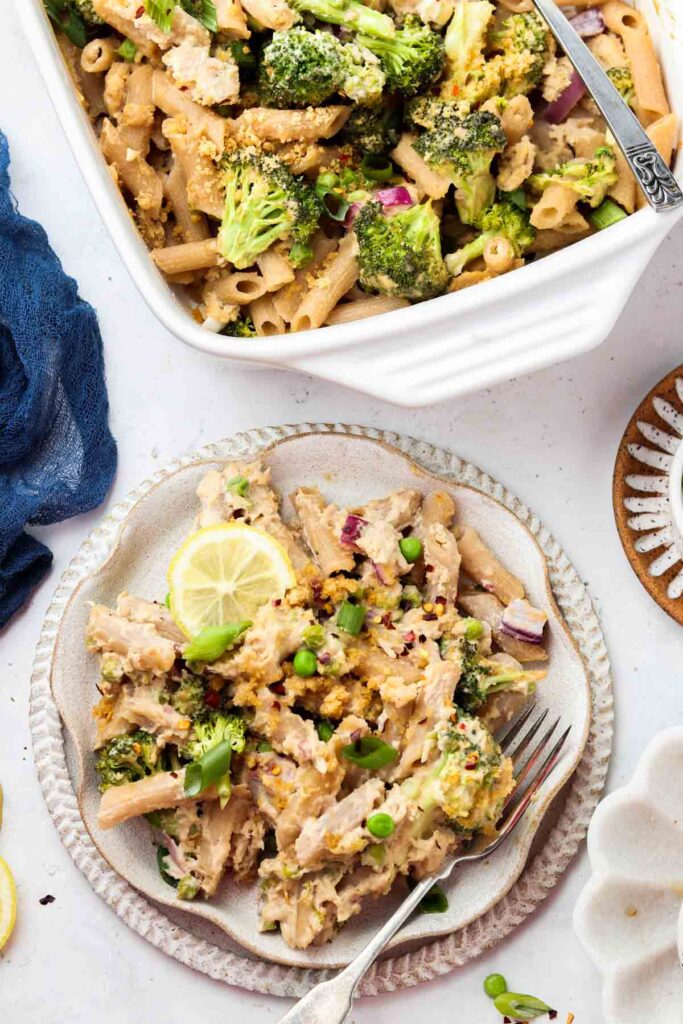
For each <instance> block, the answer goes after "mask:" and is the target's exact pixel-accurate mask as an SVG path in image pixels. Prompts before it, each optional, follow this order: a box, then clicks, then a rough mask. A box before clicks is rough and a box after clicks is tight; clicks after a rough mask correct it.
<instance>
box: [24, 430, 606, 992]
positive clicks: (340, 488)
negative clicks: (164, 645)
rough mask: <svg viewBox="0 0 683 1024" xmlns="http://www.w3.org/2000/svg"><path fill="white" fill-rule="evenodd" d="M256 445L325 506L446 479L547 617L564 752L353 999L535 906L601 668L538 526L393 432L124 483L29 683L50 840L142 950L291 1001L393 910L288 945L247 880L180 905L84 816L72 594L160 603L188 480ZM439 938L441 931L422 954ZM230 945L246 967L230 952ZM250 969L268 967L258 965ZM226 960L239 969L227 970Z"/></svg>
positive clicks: (189, 496)
mask: <svg viewBox="0 0 683 1024" xmlns="http://www.w3.org/2000/svg"><path fill="white" fill-rule="evenodd" d="M361 434H367V435H370V436H361ZM387 441H393V442H395V444H396V445H398V446H400V448H402V449H403V451H400V450H399V448H398V447H394V446H392V445H390V444H388V443H387ZM263 450H265V451H266V458H267V460H268V462H269V464H270V466H271V468H272V470H273V478H274V483H275V485H276V486H277V487H278V489H279V490H280V492H281V493H283V494H285V495H286V494H288V493H289V492H290V491H291V490H292V489H293V488H294V487H295V486H296V485H299V484H303V483H309V484H310V483H315V484H317V485H319V486H320V487H321V489H322V490H323V492H324V493H325V494H326V495H327V496H328V497H329V498H330V499H331V500H334V501H336V502H339V503H341V504H355V503H360V502H362V501H364V500H365V499H367V498H370V497H374V496H377V495H381V494H383V493H385V492H387V491H389V490H392V489H394V488H396V487H402V486H416V485H417V486H419V487H421V488H422V489H424V491H425V492H428V491H429V490H432V489H434V488H436V487H443V486H444V482H445V483H446V485H447V486H449V487H450V489H451V492H452V494H453V496H454V498H455V500H456V503H457V508H458V518H459V520H460V521H461V522H463V523H469V524H472V525H475V526H476V528H477V529H478V530H479V531H480V532H481V534H482V536H483V537H484V539H485V540H486V541H487V542H488V543H489V544H490V545H491V546H492V548H493V549H494V551H495V552H496V553H497V554H498V555H499V556H500V557H501V558H502V559H503V560H504V562H505V564H506V565H507V566H508V567H509V568H510V569H511V570H512V571H513V572H514V573H516V574H517V575H518V576H520V577H521V578H522V580H523V581H524V583H525V585H526V588H527V591H528V594H529V597H530V600H531V601H532V602H534V603H535V604H538V605H541V606H543V607H545V608H546V609H547V610H548V613H549V616H550V625H549V650H550V672H549V676H548V679H547V680H546V682H545V683H544V684H542V685H541V687H540V692H539V696H538V703H539V705H540V707H546V706H547V707H550V708H551V711H552V712H553V713H555V714H558V715H561V717H562V721H563V722H564V723H567V724H569V723H571V724H572V726H573V728H572V732H571V736H570V741H569V744H568V747H567V751H566V755H565V756H564V758H563V760H562V762H561V764H560V766H559V767H558V769H557V770H556V772H555V773H554V774H553V776H551V778H550V779H549V780H548V783H547V784H546V787H545V788H544V790H542V795H541V798H540V799H539V800H538V802H537V803H536V806H535V808H534V812H533V814H531V815H530V816H529V821H528V822H525V824H524V826H523V827H522V828H520V830H519V832H518V834H517V835H516V837H515V840H514V841H513V842H511V843H510V844H509V845H508V847H507V848H506V849H505V848H504V849H503V850H501V851H500V852H499V854H498V855H497V856H496V857H495V859H494V860H493V861H492V862H490V863H484V864H481V865H478V866H472V867H470V868H468V869H467V870H463V871H460V872H459V873H458V874H457V877H456V878H455V879H454V880H453V883H452V884H451V885H450V886H449V887H448V888H449V909H448V912H447V913H446V914H443V915H427V916H419V917H416V918H415V919H414V921H413V922H411V923H410V924H409V925H408V926H407V928H406V929H404V931H403V932H402V933H401V936H400V938H399V939H397V940H396V943H395V945H396V944H398V945H399V946H400V952H402V953H403V954H404V955H403V956H401V957H400V958H399V959H395V958H394V959H389V960H387V961H385V962H384V963H382V964H379V965H377V967H376V968H375V969H374V970H373V972H372V973H371V974H370V975H369V976H368V979H367V980H366V982H365V987H364V991H365V992H371V991H380V990H382V989H390V988H395V987H398V986H399V985H406V984H415V983H416V982H417V981H419V980H424V979H426V978H428V977H433V976H434V975H435V974H438V973H443V972H444V971H445V970H448V969H450V967H452V966H454V965H455V964H456V963H458V962H463V961H464V960H465V959H468V958H469V956H472V955H476V953H477V952H479V951H480V950H481V949H482V948H485V946H487V945H490V944H491V943H492V942H493V941H496V940H497V939H498V938H500V937H502V935H504V934H507V932H509V931H510V930H511V929H512V928H513V927H514V926H515V924H517V923H518V922H519V921H520V920H521V919H522V918H523V917H524V916H526V914H528V913H529V912H530V911H531V909H533V906H535V905H536V904H537V903H538V902H540V900H541V899H542V898H543V897H544V895H545V894H546V892H547V890H548V889H549V888H550V887H551V886H552V884H553V883H554V882H555V880H556V879H557V877H558V876H559V874H560V872H561V871H562V869H563V868H564V867H565V866H566V864H567V863H568V862H569V860H570V859H571V857H572V855H573V854H574V852H575V851H576V848H577V846H578V843H579V842H580V840H581V838H582V837H583V834H584V831H585V828H586V826H587V822H588V820H589V818H590V814H591V813H592V810H593V809H594V807H595V804H596V802H597V799H598V797H599V793H600V791H601V788H602V785H603V783H604V776H605V772H606V768H607V762H608V758H609V752H610V747H611V737H612V707H611V687H610V675H609V662H608V660H607V655H606V651H605V648H604V643H603V640H602V634H601V633H600V629H599V625H598V623H597V620H596V617H595V613H594V611H593V609H592V606H591V604H590V601H589V600H588V598H587V596H586V593H585V587H584V585H583V584H582V583H581V581H580V579H579V578H578V576H577V574H576V572H575V570H574V569H573V568H572V566H571V565H570V563H569V562H568V561H567V559H566V556H564V554H563V553H562V551H561V549H560V548H559V546H558V545H557V543H556V542H555V541H554V540H553V538H552V537H551V536H550V535H549V534H548V533H547V531H545V530H544V528H543V527H542V526H541V524H540V523H539V522H538V520H537V519H536V518H535V517H534V516H533V515H532V514H531V513H530V512H529V511H528V510H527V509H524V508H523V506H521V505H520V504H519V502H517V501H516V499H514V498H513V497H512V496H511V495H509V494H508V493H507V492H506V491H504V489H503V488H502V487H500V485H497V484H495V483H494V482H493V481H491V480H490V479H489V478H488V477H486V476H484V475H483V474H481V473H479V471H478V470H476V469H475V468H474V467H471V466H467V465H466V464H464V463H462V462H461V461H460V460H458V459H457V458H455V457H454V456H451V455H449V454H448V453H446V452H442V451H439V450H437V449H433V448H431V447H430V446H427V445H422V444H420V443H419V442H416V441H412V440H411V439H409V438H399V437H397V436H396V435H380V434H379V433H378V432H370V431H367V432H365V431H362V430H361V429H360V428H348V427H334V428H333V427H329V426H324V425H323V426H314V425H304V426H299V427H294V428H276V429H272V430H258V431H253V432H250V433H249V434H245V435H240V436H238V437H237V438H234V439H233V440H231V441H225V442H220V443H219V444H218V445H214V446H209V447H208V448H207V449H204V450H203V451H201V452H198V453H195V454H194V455H192V456H189V457H187V458H185V459H183V460H182V463H177V464H175V465H174V466H171V467H169V469H167V470H166V471H164V472H162V473H160V474H157V475H156V477H155V478H154V479H153V480H151V481H147V482H146V483H145V484H143V485H141V487H140V488H138V490H137V491H136V492H134V493H133V494H132V495H131V496H130V497H129V498H128V499H126V501H124V502H123V503H122V504H121V505H120V506H118V507H117V508H116V509H114V510H113V511H112V513H110V515H109V516H108V517H107V519H106V520H105V521H104V523H103V524H102V526H101V527H99V528H98V530H96V531H94V533H93V535H92V536H91V538H89V540H88V541H86V542H85V544H84V546H83V548H82V550H81V552H80V553H79V555H78V556H77V557H76V559H75V560H74V563H72V566H71V568H70V569H69V570H67V573H66V574H65V577H64V579H63V582H62V585H61V586H60V588H59V589H58V591H57V594H56V595H55V600H54V602H53V605H52V607H51V609H50V612H49V613H48V617H47V620H46V623H45V627H44V630H43V634H42V636H41V641H40V642H39V645H38V651H37V658H36V666H35V671H34V678H33V690H32V731H33V737H34V747H35V755H36V762H37V765H38V770H39V775H40V778H41V782H42V784H43V789H44V791H45V794H46V798H47V800H48V805H49V806H50V810H51V812H52V814H53V817H55V820H56V822H57V826H58V828H59V830H60V833H61V834H62V836H63V838H64V839H65V841H66V842H67V845H68V846H69V847H70V849H71V852H72V855H73V856H74V858H75V859H76V861H77V863H79V866H80V867H81V868H82V870H84V872H85V873H86V875H87V876H88V877H89V878H90V880H91V882H92V884H93V886H94V887H95V888H96V889H97V891H99V892H101V893H102V894H103V895H104V896H105V898H106V899H107V900H108V901H109V902H110V903H112V904H113V905H115V906H116V909H117V911H118V912H119V913H120V914H121V916H123V917H124V918H125V919H126V920H128V921H129V923H131V924H132V925H133V926H134V927H136V928H137V929H138V930H139V931H141V932H142V933H143V934H147V935H148V936H149V937H150V939H151V941H153V942H154V943H155V944H156V945H159V946H161V948H163V949H165V951H166V952H169V953H171V954H172V955H175V956H177V957H178V958H179V959H182V960H184V961H185V962H189V963H191V964H192V965H193V966H195V967H199V968H201V969H204V970H206V971H207V973H210V974H212V975H213V976H215V977H223V978H225V980H228V981H232V982H236V983H238V984H244V985H248V986H249V987H252V988H257V989H260V990H262V991H269V992H279V993H281V994H287V995H294V994H298V993H299V992H301V991H304V990H305V989H306V988H307V987H308V985H309V984H310V983H311V981H312V974H314V975H316V976H317V978H320V976H321V975H324V974H325V969H330V968H334V967H338V966H340V965H342V964H344V963H346V962H348V960H349V959H350V958H351V957H352V956H353V955H354V954H355V953H356V951H357V950H358V949H359V948H360V946H361V945H362V944H363V943H364V942H365V941H366V939H367V938H368V936H369V935H370V934H371V933H372V931H373V930H374V928H375V927H376V925H377V924H378V923H379V922H380V921H381V920H382V919H383V917H384V916H385V915H386V913H387V912H388V910H389V909H390V908H391V907H392V906H393V905H394V904H395V902H396V900H397V899H398V898H399V895H398V894H396V895H395V896H390V897H387V899H386V900H384V901H382V902H381V903H378V904H377V905H376V907H375V908H373V909H372V910H371V911H369V912H368V913H367V914H364V915H363V917H362V919H361V920H357V921H355V922H352V923H351V924H350V926H348V927H347V928H345V929H343V930H342V932H341V933H340V935H339V936H338V937H337V938H336V939H335V940H334V941H333V942H332V943H330V944H328V945H326V946H324V947H322V948H320V949H313V950H307V951H305V952H300V951H293V950H290V949H289V948H288V947H287V946H285V944H284V943H283V942H282V940H281V938H280V937H279V936H278V935H273V934H266V935H261V934H260V933H259V932H258V929H257V920H258V918H257V894H256V890H255V889H244V888H242V887H238V886H235V885H232V884H230V883H227V884H226V885H225V887H224V888H223V889H222V890H221V892H220V894H219V896H218V897H217V898H216V899H214V901H213V902H211V903H205V902H197V903H194V904H189V905H188V904H187V903H185V904H182V905H179V904H178V903H177V901H176V900H175V897H174V894H173V891H172V890H171V889H170V888H168V887H167V886H166V885H165V884H164V883H163V882H162V880H161V879H160V878H159V876H158V874H157V870H156V863H155V857H154V850H153V847H152V842H151V834H150V831H149V828H148V826H147V825H146V823H144V822H131V823H128V824H126V825H125V826H123V827H120V828H118V829H114V830H112V831H109V832H101V831H100V830H99V829H98V828H97V825H96V811H97V803H98V794H97V789H96V779H95V774H94V771H93V766H92V755H91V753H90V749H91V745H92V738H93V723H92V719H91V714H90V710H91V706H92V703H93V696H94V693H95V691H94V684H95V680H96V663H95V659H94V658H93V657H92V656H90V655H88V654H87V653H86V652H85V649H84V646H83V635H84V629H85V623H86V620H87V615H88V603H89V602H91V601H102V602H104V603H113V602H114V601H115V598H116V595H117V593H118V592H119V591H120V590H122V589H124V588H126V589H129V590H131V591H133V592H135V593H138V594H140V595H141V596H145V597H151V598H160V597H162V596H163V594H165V591H166V584H165V573H166V568H167V566H168V563H169V560H170V557H171V555H172V553H173V552H174V551H175V549H176V548H177V547H178V545H179V544H180V543H181V542H182V540H183V539H184V537H185V536H186V535H187V533H188V532H189V530H190V529H191V526H192V521H193V518H194V515H195V511H196V499H195V489H196V486H197V484H198V482H199V480H200V479H201V477H202V475H203V474H204V472H205V471H206V469H207V468H209V467H210V466H212V465H216V464H219V463H220V462H221V461H225V460H227V459H231V458H236V457H238V458H248V457H252V456H254V455H256V454H257V453H258V452H259V451H263ZM409 455H410V456H412V458H410V457H408V456H409ZM429 471H431V472H429ZM434 474H438V475H434ZM496 499H498V500H496ZM505 505H507V506H508V508H506V507H505ZM510 509H512V510H513V511H511V510H510ZM285 511H287V509H286V508H285ZM525 523H526V524H527V525H524V524H525ZM556 598H557V600H558V601H559V603H560V604H561V606H562V609H563V611H564V613H565V616H566V618H567V619H568V621H569V623H570V625H571V628H570V627H569V626H568V625H567V623H566V622H565V621H564V620H563V618H562V615H561V613H560V611H559V609H558V607H557V605H556V602H555V599H556ZM582 656H583V657H582ZM586 662H587V664H586ZM587 668H588V670H587ZM49 686H51V692H50V691H49V689H48V687H49ZM53 701H54V703H56V705H57V706H58V708H59V712H60V714H61V717H62V721H63V724H64V728H65V733H66V738H67V743H66V755H67V756H66V757H65V751H64V746H63V744H62V742H61V737H59V736H55V731H56V730H55V726H54V703H53ZM591 712H592V713H593V714H591ZM589 737H590V742H589V744H588V747H587V749H586V750H585V751H584V748H585V747H586V741H587V739H588V738H589ZM579 764H580V770H579V772H578V773H577V775H576V777H575V778H574V779H573V781H572V783H571V785H570V786H568V787H567V788H566V789H565V792H564V793H563V796H562V799H561V800H558V801H557V802H556V803H555V805H554V807H553V809H552V811H551V813H550V814H549V815H548V816H547V819H546V822H545V823H544V826H543V829H542V830H541V833H540V835H541V837H542V838H541V839H537V841H536V846H535V848H534V858H533V861H532V863H531V866H530V868H529V870H528V871H527V873H526V875H525V877H524V879H523V880H522V882H520V883H518V884H517V885H515V883H516V882H517V880H518V879H519V876H520V874H521V873H522V871H523V869H524V866H525V863H526V861H527V858H528V856H529V851H530V848H531V843H532V839H533V833H534V831H535V830H536V827H537V826H538V824H539V822H540V821H541V819H542V818H543V817H544V815H545V814H546V811H547V810H548V808H549V805H550V803H551V801H553V799H554V797H556V796H557V794H558V793H559V791H560V790H561V789H562V788H563V786H564V785H565V784H566V783H567V782H568V781H569V780H570V778H571V776H572V773H573V772H574V770H575V769H576V767H577V765H579ZM62 766H63V768H62ZM74 790H75V791H76V792H77V794H78V804H76V801H75V800H74V799H73V791H74ZM83 823H84V825H85V828H87V833H86V831H85V829H84V828H83ZM75 836H76V839H75V838H74V837H75ZM93 844H94V846H93ZM107 865H108V866H109V867H107ZM527 879H528V881H527ZM128 883H130V884H128ZM132 887H134V888H132ZM513 887H514V888H513ZM134 890H137V892H138V893H143V894H144V895H145V896H146V897H147V898H148V900H150V901H153V902H154V903H155V904H156V907H157V908H158V907H164V908H167V909H166V910H165V911H159V910H158V909H155V908H154V907H153V906H151V905H150V903H149V902H146V901H145V900H143V899H141V898H140V897H139V896H138V895H137V894H136V893H135V891H134ZM510 890H512V892H511V891H510ZM474 922H476V923H474ZM453 933H457V935H456V936H454V935H453ZM445 935H448V938H447V939H441V940H440V941H438V942H433V941H432V942H431V944H430V945H427V946H425V944H426V943H430V940H435V939H437V938H438V937H439V936H445ZM200 936H201V938H200ZM226 936H228V937H229V938H227V939H226ZM235 944H239V946H241V947H242V948H243V949H246V950H247V951H248V956H250V957H251V958H258V960H254V959H251V960H246V958H245V957H244V956H239V955H237V954H236V953H235V952H234V951H235V950H236V948H237V946H236V945H235ZM419 947H422V948H419ZM259 961H261V962H259ZM262 961H270V966H268V965H267V964H265V963H263V962H262ZM240 963H242V964H244V963H247V964H248V965H249V966H248V967H246V968H245V967H242V968H241V969H240V967H239V965H240ZM278 965H283V966H278ZM250 968H253V969H250ZM311 968H318V969H322V970H317V971H315V972H311V970H310V969H311ZM397 972H398V973H397Z"/></svg>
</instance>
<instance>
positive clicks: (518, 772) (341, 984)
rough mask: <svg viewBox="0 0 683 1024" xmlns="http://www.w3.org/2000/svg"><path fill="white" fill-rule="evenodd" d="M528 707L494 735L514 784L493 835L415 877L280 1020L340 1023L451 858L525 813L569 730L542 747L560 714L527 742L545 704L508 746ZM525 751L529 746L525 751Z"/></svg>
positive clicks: (284, 1023) (489, 844)
mask: <svg viewBox="0 0 683 1024" xmlns="http://www.w3.org/2000/svg"><path fill="white" fill-rule="evenodd" d="M534 709H535V705H533V704H532V705H531V706H530V707H528V708H527V709H526V710H525V711H524V712H523V713H522V715H521V716H520V717H519V718H518V719H517V721H516V722H515V723H514V725H513V726H512V727H511V728H510V729H509V730H508V731H507V732H506V733H505V735H504V736H503V737H502V738H501V739H500V740H499V743H500V746H501V749H502V750H503V752H504V753H506V754H508V756H510V757H511V758H512V761H513V764H514V769H515V781H516V785H515V789H514V791H513V792H512V794H511V795H510V797H509V798H508V800H507V803H506V804H505V807H504V809H503V815H502V818H501V821H500V823H499V827H498V832H497V834H496V835H495V837H494V838H493V839H491V838H490V837H483V836H482V837H479V838H477V839H475V840H473V841H472V842H471V843H470V845H469V846H468V847H467V848H466V849H465V851H464V852H462V853H459V854H457V855H456V856H454V857H451V858H450V859H449V860H447V861H446V863H445V864H444V866H443V867H442V869H441V871H439V872H438V873H437V874H435V875H431V876H430V877H429V878H425V879H423V880H422V881H421V882H419V883H418V884H417V885H416V886H415V888H414V889H413V891H412V892H411V893H410V895H409V896H407V897H406V899H405V900H404V901H403V903H402V904H401V906H400V907H399V908H398V910H396V911H395V912H394V913H393V914H392V916H391V917H390V918H389V920H388V921H387V923H386V924H385V925H384V926H383V927H382V928H380V930H379V931H378V932H377V934H376V935H375V937H374V938H373V939H371V940H370V942H368V944H367V946H365V947H364V948H363V949H362V950H361V951H360V953H359V954H358V956H357V957H356V958H355V960H352V961H351V963H350V964H349V965H348V967H345V968H344V970H343V971H341V972H340V973H339V974H337V975H335V977H334V978H332V979H331V980H330V981H323V982H321V983H320V984H319V985H316V986H315V987H314V988H312V989H311V991H310V992H308V993H307V994H306V995H305V996H304V997H303V999H300V1000H299V1002H298V1003H296V1005H295V1006H293V1007H292V1009H291V1010H290V1011H289V1013H286V1014H285V1016H284V1017H283V1018H282V1019H281V1021H280V1024H343V1021H345V1020H346V1018H347V1016H348V1014H349V1012H350V1010H351V1004H352V1002H353V997H354V995H355V993H356V989H357V988H358V985H359V983H360V980H361V978H362V977H363V975H364V974H365V972H366V971H367V970H368V968H369V967H371V966H372V964H373V963H374V962H375V960H376V959H377V957H378V956H379V954H380V953H381V952H382V950H383V949H384V947H385V946H386V945H387V943H388V942H389V940H390V939H392V938H393V936H394V935H395V934H396V932H397V931H398V930H399V928H400V927H401V926H402V925H403V924H404V923H405V921H406V920H407V919H408V918H409V917H410V915H411V914H412V913H413V911H414V910H416V908H417V906H418V904H419V903H420V901H421V900H422V899H423V898H424V897H425V896H426V895H427V893H428V892H429V890H430V889H431V888H432V886H433V885H434V883H435V882H438V881H439V880H442V879H445V878H448V876H449V875H450V873H451V871H452V870H453V868H454V867H455V865H456V864H470V863H472V862H473V861H478V860H483V859H484V858H485V857H490V856H491V854H492V853H494V852H495V851H496V850H497V849H498V847H499V846H502V845H503V843H504V842H505V841H506V840H507V839H508V838H509V837H510V835H511V834H512V832H513V831H514V829H515V828H516V827H517V825H518V824H519V822H520V821H521V820H522V818H523V817H524V815H525V814H526V812H527V810H528V808H529V805H530V804H531V802H532V800H533V799H534V797H535V796H536V794H537V793H538V791H539V789H540V787H541V786H542V785H543V783H544V782H545V780H546V779H547V778H548V776H549V775H550V773H551V772H552V770H553V768H554V767H555V765H556V764H557V762H558V761H559V759H560V753H561V751H562V748H563V746H564V744H565V742H566V740H567V736H568V735H569V733H570V731H571V726H569V728H568V729H565V731H564V732H563V733H562V735H561V736H560V737H559V738H558V739H557V740H556V741H555V742H554V744H553V745H552V747H551V748H550V750H549V752H547V753H546V751H547V750H548V747H549V745H550V743H551V740H552V737H553V734H554V733H555V730H556V729H557V727H558V725H559V724H560V719H559V718H557V719H556V720H555V721H554V722H553V723H552V725H550V726H549V727H548V728H547V729H546V730H545V732H543V734H542V736H541V738H540V740H538V742H537V743H536V745H535V746H532V744H533V742H534V740H535V738H536V736H537V734H538V733H539V731H540V730H541V729H542V727H543V725H544V723H545V721H546V719H547V717H548V711H547V710H546V711H544V712H543V713H542V714H541V715H539V716H538V717H537V718H536V719H535V721H534V722H533V723H532V724H531V725H530V727H529V728H528V729H527V731H526V732H525V733H524V735H522V736H521V738H520V739H519V740H518V741H517V743H516V745H514V746H513V744H515V740H517V737H518V736H520V734H521V733H522V730H523V729H524V727H525V726H526V725H527V723H528V722H529V720H530V719H531V717H532V715H533V712H534ZM527 751H529V754H528V756H526V754H527ZM544 755H545V757H544ZM525 783H526V788H525Z"/></svg>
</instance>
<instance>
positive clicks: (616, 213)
mask: <svg viewBox="0 0 683 1024" xmlns="http://www.w3.org/2000/svg"><path fill="white" fill-rule="evenodd" d="M626 217H628V214H627V213H626V210H623V209H622V208H621V206H619V204H618V203H615V202H614V200H613V199H605V200H604V202H602V203H600V206H598V208H597V209H596V210H593V211H592V212H591V213H589V214H588V219H589V221H590V222H591V224H592V225H593V227H594V228H597V229H598V231H602V230H603V228H609V227H611V226H612V224H617V223H618V222H619V221H620V220H625V218H626Z"/></svg>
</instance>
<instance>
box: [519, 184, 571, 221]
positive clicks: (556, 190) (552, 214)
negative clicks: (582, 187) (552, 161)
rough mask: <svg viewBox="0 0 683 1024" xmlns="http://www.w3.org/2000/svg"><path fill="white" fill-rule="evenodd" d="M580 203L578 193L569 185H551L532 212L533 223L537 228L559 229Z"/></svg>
mask: <svg viewBox="0 0 683 1024" xmlns="http://www.w3.org/2000/svg"><path fill="white" fill-rule="evenodd" d="M578 201H579V196H578V193H577V192H575V191H574V189H572V188H569V187H568V186H567V185H549V186H548V188H547V189H545V191H544V192H543V195H542V196H541V198H540V199H539V200H538V202H537V203H536V204H535V206H534V208H533V210H532V211H531V218H530V219H531V223H532V224H533V226H534V227H535V228H543V229H546V230H547V229H549V228H558V227H559V225H560V224H562V223H563V221H565V220H566V218H567V217H568V216H569V214H570V213H571V212H572V210H573V209H575V207H576V204H577V203H578Z"/></svg>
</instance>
